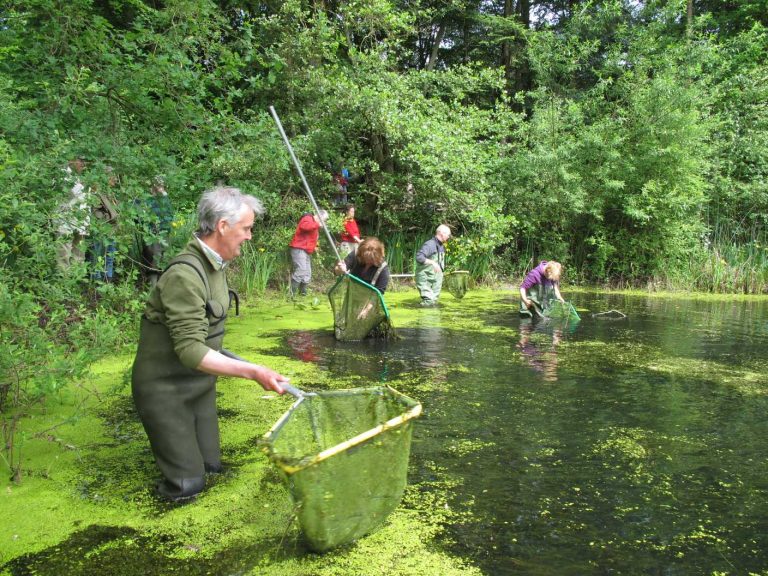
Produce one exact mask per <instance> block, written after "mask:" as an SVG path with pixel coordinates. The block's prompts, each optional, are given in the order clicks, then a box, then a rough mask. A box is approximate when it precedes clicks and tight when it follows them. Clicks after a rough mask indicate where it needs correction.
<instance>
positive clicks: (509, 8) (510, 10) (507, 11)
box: [501, 0, 515, 90]
mask: <svg viewBox="0 0 768 576" xmlns="http://www.w3.org/2000/svg"><path fill="white" fill-rule="evenodd" d="M514 16H515V0H504V18H513V17H514ZM501 65H502V67H503V68H504V78H505V79H506V84H507V89H508V90H514V86H513V83H512V79H513V77H514V71H513V70H512V41H511V40H509V39H506V40H504V42H502V44H501Z"/></svg>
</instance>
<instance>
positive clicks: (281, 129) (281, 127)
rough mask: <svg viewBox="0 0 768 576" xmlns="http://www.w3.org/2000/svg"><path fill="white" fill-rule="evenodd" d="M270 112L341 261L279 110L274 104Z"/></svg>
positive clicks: (339, 259) (334, 251)
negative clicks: (284, 128) (279, 115)
mask: <svg viewBox="0 0 768 576" xmlns="http://www.w3.org/2000/svg"><path fill="white" fill-rule="evenodd" d="M269 113H270V114H271V115H272V118H273V119H274V121H275V124H277V129H278V130H279V131H280V136H282V137H283V142H285V146H286V148H288V152H289V153H290V155H291V160H293V165H294V166H295V167H296V171H297V172H298V173H299V176H300V177H301V183H302V184H304V191H305V192H306V193H307V197H308V198H309V201H310V202H311V203H312V207H313V208H314V209H315V214H317V217H318V219H319V220H320V224H321V225H322V227H323V230H324V231H325V235H326V236H327V238H328V243H329V244H330V245H331V248H333V253H334V254H336V260H337V261H341V256H340V255H339V251H338V250H337V249H336V242H335V241H334V239H333V236H331V233H330V232H329V231H328V227H327V226H326V225H325V220H323V219H322V218H320V208H319V207H318V206H317V202H315V197H314V196H313V195H312V190H311V189H310V187H309V184H308V183H307V179H306V178H305V177H304V172H302V170H301V165H300V164H299V159H298V158H296V154H294V152H293V147H292V146H291V142H290V141H289V140H288V136H286V134H285V130H283V124H282V122H280V118H279V117H278V115H277V111H276V110H275V107H274V106H270V107H269Z"/></svg>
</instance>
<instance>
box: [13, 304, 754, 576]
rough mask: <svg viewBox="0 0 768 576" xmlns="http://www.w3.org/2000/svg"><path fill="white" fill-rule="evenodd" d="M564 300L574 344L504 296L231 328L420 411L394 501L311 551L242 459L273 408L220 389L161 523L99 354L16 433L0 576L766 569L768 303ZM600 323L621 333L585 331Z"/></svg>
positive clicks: (285, 313) (121, 373)
mask: <svg viewBox="0 0 768 576" xmlns="http://www.w3.org/2000/svg"><path fill="white" fill-rule="evenodd" d="M566 297H567V298H570V299H571V300H572V301H573V303H574V304H575V305H576V306H577V308H579V310H580V314H581V317H582V320H581V322H579V323H577V324H575V325H573V324H571V325H561V324H558V323H554V322H549V323H543V322H539V323H531V322H526V321H521V320H520V319H519V318H518V317H517V302H516V299H515V298H514V292H513V291H510V292H503V291H499V292H491V291H477V290H475V291H470V292H468V293H467V295H466V296H465V298H464V299H462V300H460V301H459V300H455V299H453V298H452V297H451V296H450V295H448V294H445V295H444V296H443V297H442V305H441V307H440V308H437V309H421V308H418V307H417V306H416V304H417V300H418V298H417V296H416V294H415V292H399V293H393V294H388V295H387V302H388V305H389V306H390V308H391V310H390V311H391V315H392V319H393V322H394V324H395V326H396V327H397V328H398V332H399V334H400V336H401V338H400V339H399V340H395V341H392V342H389V343H382V342H373V341H367V342H363V343H339V342H336V341H335V340H334V338H333V334H332V325H331V317H330V310H329V308H328V306H327V305H326V303H325V302H324V301H322V300H321V301H320V305H319V306H317V307H312V306H307V307H305V309H297V308H295V307H293V306H292V305H291V304H290V303H287V302H281V301H271V302H268V303H263V304H261V305H258V304H256V305H254V306H251V307H248V308H246V309H245V310H244V311H243V312H242V315H241V317H239V318H235V319H233V320H232V322H231V323H230V324H229V331H228V334H227V337H226V340H225V343H226V346H227V347H228V348H230V349H232V350H234V351H235V352H237V353H239V354H241V355H243V356H246V357H247V358H249V359H252V360H254V361H257V362H261V363H264V364H267V365H269V366H271V367H273V368H276V369H278V370H280V371H281V372H283V373H285V374H287V375H289V376H291V379H292V382H293V383H294V384H296V385H299V386H301V387H303V388H305V389H308V390H312V389H331V388H348V387H356V386H365V385H371V384H381V383H387V384H390V385H392V386H393V387H395V388H396V389H398V390H400V391H401V392H403V393H405V394H408V395H409V396H411V397H413V398H416V399H418V400H420V401H421V402H422V404H423V405H424V415H423V417H422V418H421V419H420V420H419V421H418V422H417V426H416V429H415V433H414V439H413V446H412V456H411V466H410V471H409V487H408V488H407V490H406V495H405V497H404V500H403V504H402V505H401V506H400V508H398V510H397V511H396V512H395V513H393V514H392V516H391V517H390V518H389V520H388V521H387V523H386V524H385V525H384V526H383V527H382V528H381V529H380V530H378V531H377V532H375V533H374V534H372V535H370V536H367V537H365V538H363V539H361V540H359V541H358V542H356V543H354V544H352V545H349V546H345V547H343V548H341V549H338V550H335V551H333V552H331V553H328V554H325V555H316V554H311V553H309V552H307V550H306V549H305V548H304V546H303V544H302V541H301V538H300V536H299V533H298V530H297V527H296V525H295V522H293V521H292V517H293V511H292V509H291V503H290V499H289V498H288V494H287V492H286V490H285V489H284V487H283V486H282V483H281V481H280V478H279V477H278V475H277V474H276V473H275V471H274V469H273V467H272V466H271V465H270V463H269V462H268V461H267V459H266V457H265V456H264V455H263V454H262V452H260V451H259V449H258V448H257V446H256V442H257V440H258V438H259V437H260V436H262V435H263V434H264V433H265V432H266V431H267V430H268V429H269V427H270V426H271V425H272V424H273V423H274V422H275V421H276V420H277V418H278V417H279V416H280V415H281V414H282V412H283V411H284V410H285V409H286V408H287V407H288V406H289V404H290V400H289V399H286V398H278V397H276V396H275V395H272V394H267V393H264V392H263V391H261V389H260V388H258V387H254V385H253V384H251V383H248V382H242V381H237V380H222V381H220V385H219V408H220V419H221V428H222V448H223V451H224V458H225V460H226V461H227V462H228V463H229V468H228V471H227V472H226V473H225V474H223V475H220V476H215V477H212V478H211V479H210V485H209V488H208V489H207V491H206V492H205V493H204V494H203V496H202V497H201V498H199V499H198V500H197V501H196V502H194V503H193V504H189V505H186V506H172V505H168V504H163V503H161V502H159V501H158V500H157V499H156V498H155V496H154V495H153V494H152V491H151V484H152V483H153V482H154V481H155V480H156V479H157V472H156V469H155V467H154V464H153V462H152V459H151V455H150V453H149V449H148V445H147V442H146V438H145V437H144V436H143V431H142V430H141V427H140V425H139V424H138V421H137V419H136V418H135V415H134V413H133V408H132V404H131V402H130V392H129V388H128V387H127V385H126V384H125V374H126V371H127V369H128V368H129V366H130V362H131V360H132V354H131V351H127V352H126V353H125V354H124V355H121V356H117V357H113V358H111V359H110V360H109V361H108V362H104V363H101V364H99V365H98V366H96V367H95V368H94V373H93V376H92V378H91V379H90V380H89V381H88V382H84V383H82V385H81V386H80V387H75V388H71V389H69V390H68V392H67V393H66V394H64V395H63V396H62V397H61V398H59V399H57V401H54V402H50V403H49V404H48V405H47V406H46V409H45V410H44V411H40V412H39V413H35V414H31V415H30V418H28V419H27V420H26V421H25V422H24V440H23V444H22V459H23V463H24V471H23V480H22V483H21V484H20V485H17V484H12V483H10V482H4V483H3V484H2V486H0V488H1V489H2V494H1V495H0V496H1V497H0V513H1V514H2V516H3V518H4V521H3V522H2V523H1V525H0V574H13V575H17V574H32V573H35V574H102V573H103V574H111V575H114V574H173V573H178V574H266V575H273V574H274V575H283V574H284V575H287V576H288V575H309V574H312V575H317V576H325V575H337V574H338V575H346V574H350V575H369V574H370V575H374V574H381V575H400V574H402V575H410V574H414V575H451V574H492V575H497V574H498V575H504V574H531V575H549V574H551V575H562V574H606V573H615V574H649V573H652V574H673V575H677V574H748V573H750V572H751V573H755V574H766V573H768V572H767V570H768V553H767V552H766V550H768V545H767V544H768V542H766V540H768V501H767V500H766V498H765V494H766V483H768V469H767V468H768V448H767V447H766V443H765V441H764V439H765V437H766V432H768V429H767V428H768V424H767V420H766V417H765V414H766V413H767V411H766V409H768V396H767V395H766V392H768V381H767V380H766V374H768V370H767V369H766V368H768V366H766V365H767V364H768V360H766V355H765V350H766V343H767V342H768V301H766V300H764V299H744V300H734V299H725V298H723V299H696V300H695V299H685V298H680V297H670V298H660V297H648V296H643V295H605V294H595V293H589V292H578V293H576V292H573V293H567V294H566ZM610 309H618V310H621V311H622V312H624V313H625V314H627V318H626V319H623V320H608V319H599V318H597V317H592V316H591V314H590V312H600V311H606V310H610ZM4 481H5V479H4Z"/></svg>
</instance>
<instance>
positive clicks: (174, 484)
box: [157, 476, 205, 502]
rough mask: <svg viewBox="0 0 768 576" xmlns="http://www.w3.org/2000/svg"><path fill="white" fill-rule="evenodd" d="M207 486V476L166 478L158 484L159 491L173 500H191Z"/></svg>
mask: <svg viewBox="0 0 768 576" xmlns="http://www.w3.org/2000/svg"><path fill="white" fill-rule="evenodd" d="M203 488H205V478H204V477H202V476H200V477H196V478H173V479H168V478H166V479H164V480H162V481H161V482H160V483H159V484H158V485H157V491H158V493H159V494H160V495H161V496H162V497H163V498H165V499H166V500H170V501H171V502H184V501H186V500H191V499H193V498H194V497H195V496H197V495H198V494H200V492H202V491H203Z"/></svg>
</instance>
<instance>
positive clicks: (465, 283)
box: [443, 270, 469, 300]
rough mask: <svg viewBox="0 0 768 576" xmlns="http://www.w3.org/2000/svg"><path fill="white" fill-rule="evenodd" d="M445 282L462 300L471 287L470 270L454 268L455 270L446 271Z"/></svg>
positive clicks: (447, 287)
mask: <svg viewBox="0 0 768 576" xmlns="http://www.w3.org/2000/svg"><path fill="white" fill-rule="evenodd" d="M443 284H445V287H446V289H447V290H448V292H450V293H451V294H452V295H453V296H454V297H455V298H458V299H459V300H461V299H462V298H464V294H466V293H467V290H468V288H469V271H467V270H454V271H453V272H446V274H445V277H444V278H443Z"/></svg>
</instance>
